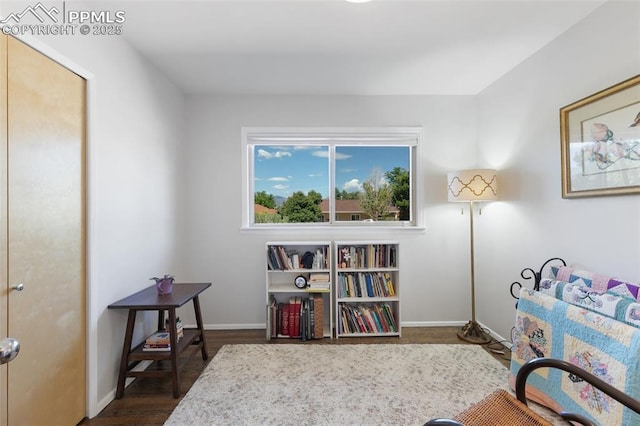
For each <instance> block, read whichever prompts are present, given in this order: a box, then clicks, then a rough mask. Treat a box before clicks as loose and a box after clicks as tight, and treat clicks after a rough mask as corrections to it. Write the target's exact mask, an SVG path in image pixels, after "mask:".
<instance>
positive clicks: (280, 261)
mask: <svg viewBox="0 0 640 426" xmlns="http://www.w3.org/2000/svg"><path fill="white" fill-rule="evenodd" d="M327 250H328V247H327V246H321V247H318V248H317V249H316V250H315V252H311V251H306V252H304V253H302V254H301V253H298V252H289V253H287V251H286V250H285V248H284V247H283V246H269V247H268V248H267V267H268V268H269V269H270V270H273V271H286V270H289V269H328V261H329V259H328V258H327V257H328V256H327Z"/></svg>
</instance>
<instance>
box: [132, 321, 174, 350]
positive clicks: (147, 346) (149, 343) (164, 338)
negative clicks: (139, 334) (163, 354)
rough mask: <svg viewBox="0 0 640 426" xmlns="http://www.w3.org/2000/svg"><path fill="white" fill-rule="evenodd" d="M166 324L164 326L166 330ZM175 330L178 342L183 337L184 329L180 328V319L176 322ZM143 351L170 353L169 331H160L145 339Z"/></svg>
mask: <svg viewBox="0 0 640 426" xmlns="http://www.w3.org/2000/svg"><path fill="white" fill-rule="evenodd" d="M167 321H168V320H167ZM168 325H169V324H168V322H167V323H166V326H167V328H168ZM176 330H177V334H178V336H177V337H178V341H180V339H181V338H182V337H183V336H184V328H183V326H182V321H180V318H178V319H177V320H176ZM142 350H143V351H147V352H148V351H170V350H171V335H170V333H169V330H168V329H166V330H160V331H156V332H155V333H153V334H152V335H151V336H149V337H147V340H145V342H144V345H143V346H142Z"/></svg>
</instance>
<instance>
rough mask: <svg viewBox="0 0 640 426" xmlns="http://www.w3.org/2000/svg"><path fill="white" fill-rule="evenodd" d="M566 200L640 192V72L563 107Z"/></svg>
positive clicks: (563, 180)
mask: <svg viewBox="0 0 640 426" xmlns="http://www.w3.org/2000/svg"><path fill="white" fill-rule="evenodd" d="M560 143H561V162H562V198H579V197H597V196H605V195H624V194H637V193H640V74H639V75H636V76H635V77H632V78H630V79H628V80H625V81H623V82H621V83H618V84H616V85H614V86H611V87H609V88H607V89H604V90H602V91H600V92H597V93H595V94H593V95H591V96H588V97H586V98H584V99H581V100H579V101H577V102H574V103H572V104H569V105H567V106H564V107H562V108H560Z"/></svg>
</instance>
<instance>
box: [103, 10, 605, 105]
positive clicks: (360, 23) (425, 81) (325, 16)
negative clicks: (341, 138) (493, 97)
mask: <svg viewBox="0 0 640 426" xmlns="http://www.w3.org/2000/svg"><path fill="white" fill-rule="evenodd" d="M606 1H607V0H592V1H582V0H567V1H561V0H498V1H485V0H469V1H464V0H373V1H372V2H370V3H362V4H353V3H347V2H345V1H343V0H289V1H270V0H253V1H251V0H226V1H224V0H209V1H204V0H200V1H184V0H182V1H153V0H144V1H143V0H138V1H126V2H125V1H108V0H104V1H92V2H91V4H92V5H93V7H94V9H102V10H114V11H115V10H124V11H125V12H126V22H125V23H124V25H123V29H124V37H125V38H126V39H127V40H128V41H129V42H130V44H131V45H133V46H134V47H135V48H136V49H137V50H138V51H139V52H140V53H141V54H142V55H144V56H145V57H146V58H148V59H149V61H151V62H152V63H153V64H155V66H156V67H157V68H159V69H160V70H161V71H162V72H163V73H164V74H165V75H166V76H167V77H168V78H170V79H171V80H172V81H173V82H174V83H175V84H176V85H178V86H179V87H180V88H181V89H182V90H183V91H184V92H185V93H188V94H193V93H210V94H296V95H297V94H312V95H335V94H358V95H413V94H421V95H424V94H429V95H473V94H477V93H478V92H480V91H482V90H483V89H484V88H486V87H487V86H488V85H490V84H491V83H492V82H494V81H496V80H497V79H499V78H500V77H501V76H502V75H504V74H505V73H506V72H508V71H509V70H510V69H512V68H513V67H515V66H516V65H518V64H519V63H521V62H522V61H524V60H525V59H526V58H527V57H529V56H531V55H532V54H533V53H535V52H536V51H537V50H539V49H540V48H542V47H543V46H545V45H546V44H547V43H549V42H550V41H552V40H553V39H554V38H556V37H558V36H559V35H560V34H562V33H563V32H565V31H566V30H567V29H569V28H570V27H571V26H573V25H574V24H576V23H577V22H579V21H580V20H581V19H583V18H584V17H585V16H587V15H588V14H590V13H592V12H593V11H594V10H595V9H596V8H598V7H599V6H601V5H602V4H603V3H605V2H606Z"/></svg>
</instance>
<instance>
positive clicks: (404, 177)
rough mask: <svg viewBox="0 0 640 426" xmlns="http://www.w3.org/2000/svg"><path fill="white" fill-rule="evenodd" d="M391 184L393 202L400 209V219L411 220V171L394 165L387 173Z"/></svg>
mask: <svg viewBox="0 0 640 426" xmlns="http://www.w3.org/2000/svg"><path fill="white" fill-rule="evenodd" d="M385 176H386V178H387V180H388V181H389V185H391V193H392V196H391V203H392V204H393V205H394V206H396V207H397V208H398V210H400V220H409V208H410V199H409V190H410V187H409V171H408V170H406V169H403V168H402V167H394V169H393V170H391V171H388V172H387V173H385Z"/></svg>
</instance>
